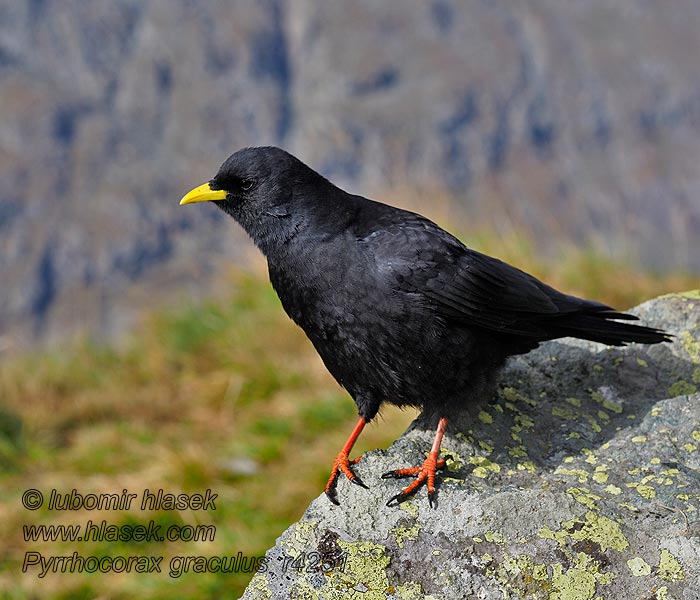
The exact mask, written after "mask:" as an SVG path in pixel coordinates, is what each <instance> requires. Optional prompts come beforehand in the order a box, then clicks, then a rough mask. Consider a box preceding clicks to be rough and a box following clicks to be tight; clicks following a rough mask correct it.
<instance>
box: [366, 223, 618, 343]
mask: <svg viewBox="0 0 700 600" xmlns="http://www.w3.org/2000/svg"><path fill="white" fill-rule="evenodd" d="M415 217H418V218H413V217H411V218H407V219H405V220H404V221H403V222H402V223H400V224H397V223H389V224H386V225H384V226H383V227H381V228H380V229H377V230H375V231H374V232H372V233H371V234H370V235H368V236H367V237H366V238H365V240H364V241H365V242H366V243H367V244H370V245H371V250H372V252H373V254H374V256H375V263H376V265H377V268H378V273H379V274H380V276H381V277H382V279H383V280H384V281H388V282H389V285H390V286H391V287H392V289H393V290H395V291H398V290H401V291H403V292H406V293H410V294H414V295H417V296H418V297H419V298H420V299H421V300H422V301H423V302H424V303H425V304H426V305H428V306H429V307H430V308H431V309H433V310H434V311H435V312H436V313H437V314H439V315H441V316H443V317H446V318H449V319H456V320H461V321H465V322H468V323H470V324H472V325H476V326H479V327H483V328H486V329H490V330H494V331H498V332H502V333H507V334H515V335H522V336H532V337H541V336H545V335H546V331H545V328H543V325H544V322H545V321H547V320H549V319H550V318H552V317H557V316H564V315H567V314H571V313H575V312H579V311H582V310H585V311H593V312H597V311H606V312H607V311H611V310H612V309H611V308H610V307H608V306H606V305H604V304H600V303H598V302H590V301H587V300H582V299H580V298H576V297H574V296H568V295H566V294H562V293H561V292H558V291H557V290H555V289H554V288H551V287H550V286H548V285H546V284H544V283H542V282H541V281H539V280H538V279H536V278H535V277H533V276H531V275H528V274H527V273H525V272H523V271H521V270H519V269H516V268H515V267H512V266H510V265H508V264H506V263H504V262H503V261H500V260H498V259H496V258H491V257H490V256H486V255H484V254H481V253H479V252H476V251H474V250H470V249H468V248H467V247H466V246H464V245H463V244H462V243H461V242H459V240H457V239H456V238H454V237H453V236H451V235H450V234H449V233H447V232H446V231H444V230H443V229H441V228H440V227H438V226H437V225H436V224H435V223H432V222H431V221H428V220H427V219H423V218H422V217H419V216H418V215H415ZM609 314H610V316H612V314H615V313H609Z"/></svg>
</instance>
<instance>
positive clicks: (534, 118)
mask: <svg viewBox="0 0 700 600" xmlns="http://www.w3.org/2000/svg"><path fill="white" fill-rule="evenodd" d="M698 30H700V5H698V4H697V2H693V1H692V0H676V1H675V2H673V3H672V4H669V3H649V2H647V1H645V0H624V1H622V0H620V1H606V2H603V1H602V0H591V1H588V2H576V3H557V2H554V1H553V0H530V1H528V2H523V3H510V2H506V1H495V2H484V1H481V0H470V1H467V2H457V1H456V0H455V1H453V2H450V1H448V0H433V1H432V2H418V1H417V0H413V1H410V2H407V1H405V0H390V1H386V2H382V3H377V2H372V1H370V0H358V1H356V2H353V3H337V2H335V3H327V2H322V1H321V0H297V1H295V2H291V1H285V0H263V1H260V2H256V1H254V0H239V1H237V2H235V3H230V2H224V1H223V0H221V1H214V2H203V1H202V2H195V1H184V0H183V1H169V0H150V1H144V2H141V1H130V0H115V1H113V2H109V3H83V2H78V1H70V0H57V1H55V2H42V1H40V0H32V1H30V0H27V1H24V2H10V1H9V0H3V1H2V2H0V106H1V107H2V111H1V112H0V172H1V173H2V177H1V178H0V282H1V283H0V334H2V335H4V338H3V339H4V340H5V342H4V343H5V344H7V343H8V342H7V340H11V341H10V342H9V343H13V342H12V340H14V343H15V344H17V343H19V342H17V341H16V340H28V339H31V338H33V339H47V338H56V337H61V336H63V335H65V334H66V333H67V332H70V331H74V330H76V329H78V328H87V329H89V330H91V331H93V332H95V333H96V334H98V335H99V334H109V333H112V332H115V331H119V330H120V329H121V328H122V327H123V323H124V321H125V319H127V318H128V315H129V314H130V311H133V310H134V307H140V306H150V305H152V304H154V303H157V302H160V301H162V300H163V299H176V298H177V295H178V294H196V293H198V291H199V290H206V289H208V288H209V287H210V285H211V281H213V280H214V279H215V278H214V277H213V275H214V274H215V273H216V272H217V270H218V269H219V268H220V267H221V266H222V265H225V264H227V262H230V261H233V260H235V261H239V260H243V259H244V256H243V252H244V251H243V250H242V248H245V247H246V246H244V245H242V243H241V242H242V240H243V235H242V234H241V233H240V231H239V230H238V229H237V228H236V227H235V226H234V225H233V224H232V223H229V222H228V220H224V219H222V218H221V217H220V216H219V214H218V212H217V211H216V210H215V209H213V208H202V210H192V209H190V210H187V209H180V208H179V207H178V206H177V202H178V200H179V198H180V197H181V195H182V194H183V193H184V192H185V191H187V190H188V189H190V188H191V187H192V186H193V185H195V184H198V183H200V182H201V181H204V180H206V179H208V178H209V177H211V175H212V174H213V172H214V170H215V169H216V167H217V166H218V164H219V163H220V162H221V161H222V160H223V159H224V158H225V157H226V156H227V155H228V154H229V153H230V152H232V151H234V150H236V149H238V148H240V147H242V146H245V145H259V144H267V143H274V144H278V145H283V146H284V147H286V148H288V149H289V150H291V151H292V152H294V153H296V154H297V155H298V156H300V158H302V159H303V160H305V161H306V162H308V163H309V164H311V165H312V166H314V167H315V168H317V169H318V170H320V171H321V172H323V173H324V174H325V175H327V176H328V177H330V178H331V179H333V180H334V181H337V182H338V183H340V184H341V185H343V186H345V187H349V188H351V189H352V190H353V191H356V192H360V193H365V194H367V195H371V194H373V195H375V196H379V197H381V198H382V199H383V200H385V201H388V202H393V203H397V204H400V203H402V200H403V199H404V198H405V196H406V195H407V194H410V195H412V198H411V199H412V201H413V207H414V208H417V209H419V210H421V211H422V212H426V213H428V214H430V213H431V211H432V210H433V208H432V206H431V203H432V201H433V198H437V197H438V196H439V197H453V198H455V199H456V200H457V202H458V204H459V206H461V207H462V208H463V209H464V212H463V213H461V214H463V215H466V218H465V220H464V221H460V223H467V225H470V224H479V225H484V226H495V227H496V228H497V229H498V230H499V231H501V232H503V231H506V232H508V231H513V230H518V231H526V232H529V233H531V234H532V235H533V236H534V237H535V238H539V239H541V240H545V241H547V243H549V242H550V241H551V240H553V239H555V238H557V237H559V238H561V239H573V240H575V241H577V242H579V243H581V244H588V243H593V244H595V245H596V246H597V247H598V248H599V249H600V250H601V251H603V252H607V253H609V254H611V255H615V256H618V257H622V258H624V259H629V260H632V261H636V262H638V263H641V264H644V265H648V266H650V267H653V268H657V269H668V268H671V267H673V268H685V269H691V270H694V271H696V272H697V271H700V242H699V241H698V240H699V239H700V237H698V233H699V232H700V170H699V169H698V168H697V166H696V165H697V163H698V157H699V156H700V136H699V135H698V133H700V63H698V61H697V56H700V36H698V35H697V31H698ZM388 190H394V194H391V193H388ZM442 224H443V225H445V226H447V227H448V228H450V227H451V226H452V228H454V227H455V223H450V222H443V223H442ZM543 246H545V250H546V249H547V246H548V244H544V243H543ZM553 247H554V246H549V251H550V252H551V251H552V249H551V248H553ZM182 290H185V291H182Z"/></svg>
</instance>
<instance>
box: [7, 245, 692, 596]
mask: <svg viewBox="0 0 700 600" xmlns="http://www.w3.org/2000/svg"><path fill="white" fill-rule="evenodd" d="M465 239H466V241H467V243H468V244H469V245H470V246H472V247H475V248H478V249H480V250H482V251H484V252H487V253H491V254H495V255H498V256H500V257H501V258H503V259H504V260H507V261H509V262H512V263H514V264H516V265H518V266H520V267H521V268H524V269H526V270H528V271H530V272H532V273H534V274H536V275H538V276H540V277H543V278H545V279H546V280H547V281H548V282H549V283H550V284H552V285H555V286H557V287H560V288H562V289H564V290H566V291H568V292H570V293H575V294H580V295H585V296H590V297H594V298H596V299H598V300H602V301H607V302H609V303H611V304H613V305H615V306H618V307H620V308H627V307H629V306H630V305H632V304H635V303H637V302H639V301H641V300H643V299H645V298H648V297H652V296H655V295H658V294H660V293H664V292H668V291H674V290H682V289H687V288H690V287H693V286H692V278H690V277H689V276H685V275H682V274H667V275H664V276H661V275H654V274H650V273H646V272H641V271H639V270H635V269H632V268H629V267H626V266H624V265H618V264H614V263H611V262H610V261H607V260H604V259H603V258H601V257H600V256H598V255H596V254H594V253H591V252H581V251H574V250H567V251H566V252H563V253H562V255H561V256H558V257H557V260H556V261H543V260H540V259H539V258H538V257H537V256H536V254H535V252H534V251H533V249H532V246H531V245H530V244H528V243H526V242H525V241H523V240H521V239H516V238H512V239H502V238H495V237H494V236H492V235H483V234H479V235H477V234H474V235H471V236H467V237H466V238H465ZM230 287H231V289H232V290H234V291H233V292H232V295H231V296H230V297H229V298H226V299H219V300H216V301H209V302H204V303H201V304H197V305H191V306H185V307H179V308H177V309H171V310H168V311H165V312H160V313H157V314H153V315H151V316H149V317H147V318H145V319H144V321H143V322H142V323H140V324H139V326H138V327H136V328H135V329H134V330H133V332H132V333H131V334H130V337H129V338H128V339H127V340H124V341H123V342H122V343H120V344H119V345H118V346H117V345H115V346H113V347H110V346H105V345H100V344H98V343H94V342H93V343H90V342H84V343H80V344H74V345H72V346H70V347H67V348H61V349H55V350H51V351H49V350H45V351H40V352H39V353H32V354H31V355H27V356H23V357H15V358H13V359H11V360H5V361H4V362H3V364H2V365H0V517H1V518H0V536H2V539H3V545H2V547H1V548H0V590H6V591H5V592H4V593H3V594H2V595H1V596H0V597H2V598H8V599H29V598H36V597H41V598H96V597H104V598H118V599H119V598H164V597H177V598H197V599H201V598H220V597H226V598H229V597H237V596H238V595H240V594H241V593H242V591H243V589H244V587H245V585H246V584H247V582H248V580H249V579H250V577H251V575H250V574H249V573H238V574H224V575H221V574H219V575H216V574H205V573H189V574H184V575H182V576H181V577H178V578H171V577H169V576H168V573H167V565H168V562H169V561H170V559H171V558H172V557H176V556H188V555H204V556H224V555H226V556H230V555H233V556H235V555H236V554H237V553H238V552H241V553H242V554H243V555H244V556H262V555H263V554H264V552H265V550H266V549H267V548H268V547H270V546H271V545H272V544H274V541H275V539H276V537H277V536H279V535H280V533H281V532H282V531H283V530H284V529H285V528H286V527H287V526H288V525H289V524H290V523H291V522H293V521H295V520H297V519H298V518H299V517H300V516H301V514H302V512H303V511H304V509H305V508H306V506H307V505H308V503H309V501H310V500H311V499H312V498H314V497H315V496H316V495H318V494H319V493H320V492H321V490H322V486H323V483H324V482H325V480H326V478H327V477H328V468H329V466H330V463H331V461H332V459H333V458H334V456H335V454H336V452H337V451H338V449H339V448H340V446H341V445H342V443H343V442H344V440H345V438H346V436H347V435H348V433H349V432H350V430H351V428H352V426H353V424H354V422H355V419H356V413H355V408H354V405H353V403H352V401H351V400H350V399H349V398H348V397H347V395H346V394H345V393H344V392H343V391H342V390H341V389H340V388H339V387H338V386H337V384H336V383H335V382H334V381H333V380H332V379H331V377H330V376H329V375H328V374H327V372H326V371H325V368H324V367H323V364H322V363H321V361H320V359H319V358H318V357H317V355H316V354H315V352H314V351H313V348H312V347H311V345H310V343H309V342H308V341H307V340H306V338H305V337H304V335H303V333H302V332H301V331H300V330H298V329H297V328H296V327H295V326H294V325H293V324H292V323H291V322H290V321H289V320H288V319H287V318H286V316H285V315H284V313H283V311H282V308H281V306H280V305H279V301H278V300H277V298H276V296H275V294H274V292H273V291H272V290H271V288H270V286H269V284H268V283H267V282H266V281H265V280H264V279H263V278H262V277H258V276H253V275H243V274H239V275H236V276H233V277H232V281H231V282H230ZM414 414H415V413H413V412H410V411H409V412H401V411H398V410H392V409H389V410H385V411H383V415H384V418H383V419H381V420H379V426H371V427H369V428H368V430H367V431H366V432H365V433H364V434H363V436H362V437H361V438H360V443H359V444H358V448H357V450H358V453H359V452H362V451H364V450H367V449H370V448H375V447H381V446H383V447H385V446H387V445H388V444H390V443H391V441H392V440H393V439H395V438H396V437H397V436H398V435H399V434H400V433H401V432H402V431H403V429H404V428H405V427H406V425H407V424H408V422H409V421H410V419H411V418H412V417H413V416H414ZM28 488H35V489H38V490H41V491H42V492H43V493H44V494H45V495H48V493H49V491H50V490H51V489H54V488H55V489H57V490H59V491H60V492H70V490H72V489H73V488H75V489H77V490H78V491H79V492H81V493H84V494H87V493H108V492H111V493H115V492H116V493H119V492H121V490H122V489H124V488H126V489H128V490H129V491H130V492H133V493H137V494H139V495H140V494H141V492H142V491H143V490H144V489H145V488H148V489H150V490H157V489H160V488H163V489H165V490H167V491H170V492H173V493H180V492H184V493H202V492H204V491H205V490H207V489H212V490H213V491H214V492H215V493H217V494H218V495H219V496H218V499H217V502H216V510H215V511H210V512H208V513H202V512H199V511H191V510H183V511H175V512H164V511H140V510H135V509H134V508H133V507H132V509H131V510H130V511H128V512H119V511H116V512H114V511H102V512H99V511H79V512H56V511H48V510H47V509H46V508H42V509H39V510H37V511H35V512H32V511H28V510H26V509H24V508H23V507H22V505H21V502H20V499H21V496H22V492H23V491H24V490H26V489H28ZM87 519H92V520H93V521H101V520H102V519H105V520H106V521H107V522H108V523H110V524H134V525H138V524H147V523H148V522H149V521H150V520H151V519H154V520H156V521H157V522H159V523H161V524H163V525H164V526H165V525H167V524H172V523H179V524H186V525H199V524H205V525H206V524H214V525H215V526H216V538H215V540H214V541H210V542H183V541H177V542H168V541H166V542H162V543H160V542H151V543H144V542H133V541H132V542H106V541H104V542H82V543H79V542H74V543H68V542H66V543H64V542H50V543H49V542H46V543H41V544H39V543H38V542H37V543H34V542H25V541H24V540H23V536H22V526H23V525H25V524H27V525H36V524H71V523H75V524H83V523H85V522H86V521H87ZM32 550H34V551H40V552H41V553H42V554H43V555H45V556H61V555H71V554H72V553H73V552H74V551H78V552H79V553H80V554H82V555H85V556H88V555H113V556H114V555H134V554H136V555H162V556H164V559H163V566H164V572H163V573H161V574H153V575H148V574H121V575H118V574H106V575H105V574H95V575H87V574H71V573H59V574H50V575H48V576H47V577H45V578H43V579H39V578H38V577H37V576H36V570H32V571H30V572H29V573H26V574H22V573H21V564H22V560H23V557H24V555H25V552H27V551H32Z"/></svg>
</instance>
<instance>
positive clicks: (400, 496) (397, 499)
mask: <svg viewBox="0 0 700 600" xmlns="http://www.w3.org/2000/svg"><path fill="white" fill-rule="evenodd" d="M401 500H402V494H396V496H392V497H391V498H389V501H388V502H387V503H386V505H387V506H394V504H392V503H393V502H396V505H395V506H398V505H399V502H401Z"/></svg>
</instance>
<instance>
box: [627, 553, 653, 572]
mask: <svg viewBox="0 0 700 600" xmlns="http://www.w3.org/2000/svg"><path fill="white" fill-rule="evenodd" d="M627 568H628V569H629V570H630V572H631V573H632V575H634V576H635V577H647V576H648V575H651V567H650V566H649V563H647V561H645V560H644V559H643V558H642V557H641V556H635V557H634V558H630V559H629V560H628V561H627Z"/></svg>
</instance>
